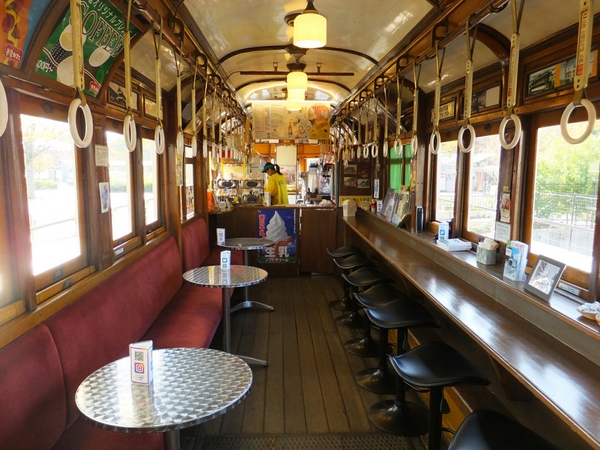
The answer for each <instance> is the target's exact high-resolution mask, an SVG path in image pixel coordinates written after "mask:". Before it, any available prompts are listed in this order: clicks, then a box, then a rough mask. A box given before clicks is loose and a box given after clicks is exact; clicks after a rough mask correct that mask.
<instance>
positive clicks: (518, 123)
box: [498, 113, 522, 150]
mask: <svg viewBox="0 0 600 450" xmlns="http://www.w3.org/2000/svg"><path fill="white" fill-rule="evenodd" d="M511 120H512V121H513V122H514V124H515V135H514V137H513V139H512V141H510V143H508V142H506V137H505V136H504V132H505V131H506V125H508V122H509V121H511ZM521 129H522V128H521V119H519V116H517V115H516V114H514V113H513V114H507V115H506V116H504V118H503V119H502V122H500V130H498V134H499V135H500V144H501V145H502V147H503V148H505V149H506V150H511V149H513V148H515V147H516V146H517V144H518V143H519V141H520V140H521Z"/></svg>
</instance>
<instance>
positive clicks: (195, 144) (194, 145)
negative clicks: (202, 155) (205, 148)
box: [192, 136, 198, 158]
mask: <svg viewBox="0 0 600 450" xmlns="http://www.w3.org/2000/svg"><path fill="white" fill-rule="evenodd" d="M197 154H198V140H197V139H196V136H192V156H193V157H194V158H195V157H196V155H197Z"/></svg>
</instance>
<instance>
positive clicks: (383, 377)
mask: <svg viewBox="0 0 600 450" xmlns="http://www.w3.org/2000/svg"><path fill="white" fill-rule="evenodd" d="M375 287H377V286H375ZM373 289H374V288H371V289H369V291H372V290H373ZM365 314H366V316H367V318H368V319H369V320H370V321H371V322H372V323H373V324H375V325H377V326H378V327H379V329H380V333H379V335H380V336H379V346H380V347H379V363H378V366H377V367H375V368H368V369H365V370H362V371H360V372H359V373H358V374H357V375H356V378H355V379H356V383H357V384H358V385H359V386H360V387H362V388H364V389H366V390H367V391H370V392H375V393H377V394H394V393H395V392H396V387H397V386H396V382H397V381H396V377H395V375H394V374H393V373H391V372H390V371H389V370H388V365H387V357H386V353H387V352H386V350H387V349H386V348H385V347H387V337H388V333H387V331H388V330H389V329H394V328H398V329H399V331H398V338H399V339H398V340H399V345H400V346H401V347H400V348H399V351H400V352H402V351H404V349H403V347H404V343H403V342H400V339H401V338H403V340H404V338H405V335H406V328H409V327H422V326H433V327H437V326H439V322H438V320H437V319H436V317H435V316H434V315H433V314H431V313H430V312H429V311H428V310H427V309H426V308H425V307H424V306H423V305H421V304H420V303H419V302H416V301H414V300H411V299H408V298H405V299H403V300H396V301H393V302H391V303H388V304H387V305H386V306H383V307H382V308H379V309H369V308H367V309H365ZM393 403H394V401H393V400H390V401H389V402H388V405H389V406H390V407H392V404H393Z"/></svg>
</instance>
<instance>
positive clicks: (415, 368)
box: [390, 341, 490, 450]
mask: <svg viewBox="0 0 600 450" xmlns="http://www.w3.org/2000/svg"><path fill="white" fill-rule="evenodd" d="M390 362H391V364H392V367H393V368H394V370H395V371H396V373H397V374H398V375H399V376H400V377H401V378H402V379H403V380H404V381H405V382H406V383H407V384H409V385H410V386H416V387H418V388H426V389H429V431H428V432H429V438H428V441H429V444H428V446H427V449H428V450H439V448H440V442H441V435H442V414H444V413H448V412H449V411H448V404H447V403H446V400H445V399H444V387H449V386H457V385H460V384H477V385H487V384H489V383H490V381H489V380H488V379H487V378H485V376H483V375H482V374H481V373H480V372H479V371H478V370H477V369H476V368H475V367H474V366H473V365H472V364H471V363H470V362H469V361H468V360H467V359H466V358H465V357H464V356H462V355H461V354H460V353H459V352H457V351H456V350H455V349H454V348H452V347H450V346H449V345H447V344H444V343H442V342H436V341H432V342H426V343H424V344H421V345H419V346H418V347H415V348H413V349H412V350H409V351H408V352H406V353H404V354H402V355H399V356H395V357H390Z"/></svg>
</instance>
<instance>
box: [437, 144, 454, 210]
mask: <svg viewBox="0 0 600 450" xmlns="http://www.w3.org/2000/svg"><path fill="white" fill-rule="evenodd" d="M457 152H458V145H457V142H456V141H448V142H442V145H441V148H440V151H439V152H438V154H437V175H436V202H435V204H436V209H435V218H436V220H439V221H444V220H450V219H452V218H453V217H454V200H455V198H456V163H457Z"/></svg>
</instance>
